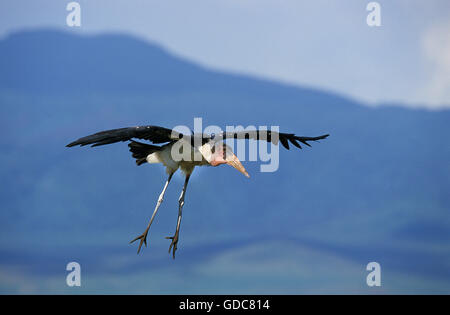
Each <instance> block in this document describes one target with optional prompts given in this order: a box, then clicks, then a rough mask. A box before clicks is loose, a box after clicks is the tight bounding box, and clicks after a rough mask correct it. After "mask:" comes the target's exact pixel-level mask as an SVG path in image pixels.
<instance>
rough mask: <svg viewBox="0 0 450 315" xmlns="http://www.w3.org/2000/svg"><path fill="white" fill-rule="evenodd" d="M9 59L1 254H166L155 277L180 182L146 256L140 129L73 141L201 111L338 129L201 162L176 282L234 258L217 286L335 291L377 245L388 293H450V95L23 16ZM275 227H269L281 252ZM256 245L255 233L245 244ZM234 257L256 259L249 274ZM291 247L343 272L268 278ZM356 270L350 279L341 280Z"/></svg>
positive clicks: (128, 266) (128, 263) (134, 265)
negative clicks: (299, 76) (309, 76)
mask: <svg viewBox="0 0 450 315" xmlns="http://www.w3.org/2000/svg"><path fill="white" fill-rule="evenodd" d="M0 69H1V70H0V114H1V116H0V117H1V126H0V131H1V135H2V136H1V137H0V145H1V147H2V149H1V151H0V152H1V156H0V162H1V164H2V168H0V178H2V184H1V189H0V198H1V200H2V211H1V212H0V237H1V238H0V271H3V272H4V271H5V270H9V269H8V266H13V265H20V264H23V265H25V266H28V269H26V270H31V271H33V272H35V271H37V270H40V272H43V274H44V275H48V277H49V278H51V277H53V276H55V274H54V273H55V271H54V270H56V269H57V268H62V270H64V266H63V267H60V266H59V265H57V264H56V262H58V264H63V263H64V262H65V261H66V260H67V259H72V258H73V257H84V258H85V260H86V261H89V264H90V268H91V271H92V272H93V273H95V274H96V275H99V277H100V275H101V274H102V272H103V273H108V272H109V273H112V274H115V275H117V276H119V275H123V274H124V273H129V272H131V271H130V270H135V271H136V272H144V271H145V272H148V270H149V269H152V268H153V269H152V272H155V274H152V276H151V277H153V276H155V277H156V274H157V273H159V274H165V272H166V271H167V270H166V269H164V268H165V267H164V266H165V265H166V263H167V261H168V257H166V256H165V254H166V251H167V249H168V245H169V243H167V242H166V241H167V240H165V239H164V238H163V237H164V236H167V235H169V234H171V233H172V232H173V231H172V230H173V229H174V227H175V219H176V211H177V209H176V206H177V201H176V200H177V197H178V193H179V190H180V189H181V184H182V183H181V181H180V180H176V181H174V182H173V183H172V184H171V186H170V187H169V190H168V195H167V196H166V198H165V201H164V204H163V205H162V207H161V210H160V213H159V214H158V218H157V220H156V222H155V223H154V225H153V226H152V231H151V233H150V236H149V243H150V246H149V248H146V249H144V254H143V256H139V257H136V255H135V250H136V248H134V247H133V246H131V245H128V244H127V242H128V241H129V240H131V239H132V238H134V237H135V236H136V235H138V234H140V233H141V232H142V230H143V229H144V228H145V226H146V224H147V220H148V218H149V215H150V214H151V211H152V210H153V207H154V204H155V202H156V199H157V197H158V195H159V193H160V190H161V188H162V185H163V182H164V176H165V175H164V174H163V170H162V169H161V168H160V167H158V166H150V165H145V166H140V167H137V166H135V164H134V161H133V160H132V159H131V156H130V153H129V152H128V150H127V147H126V145H125V144H116V145H111V146H105V147H101V148H96V149H90V148H82V149H80V148H76V149H74V148H72V149H68V148H65V145H66V144H67V143H69V142H70V141H72V140H74V139H76V138H78V137H81V136H84V135H87V134H90V133H92V132H96V131H100V130H103V129H107V128H118V127H125V126H131V125H138V124H154V125H162V126H166V127H174V126H176V125H180V124H183V125H186V124H187V125H189V126H192V124H193V118H194V117H202V118H203V119H204V124H205V126H206V124H213V125H218V126H220V127H222V128H224V127H225V126H226V125H243V126H248V125H268V126H270V125H279V126H280V130H281V131H285V132H295V133H297V134H300V135H312V136H313V135H318V134H323V133H330V134H331V136H330V138H329V139H327V140H325V141H321V142H320V143H315V144H313V146H312V148H304V149H303V150H301V151H299V150H292V149H291V152H288V151H285V150H282V151H280V159H281V162H280V168H279V170H278V171H277V172H275V173H260V172H259V164H260V163H259V162H257V163H255V162H245V163H244V164H245V166H246V168H247V170H248V171H249V173H250V175H251V179H250V180H248V179H246V178H244V177H243V176H241V175H240V174H239V173H237V172H236V171H234V170H232V169H228V168H227V167H220V168H217V169H212V168H206V169H202V170H200V169H199V170H197V171H196V175H195V176H194V177H193V179H192V181H191V184H190V187H189V189H188V194H187V197H186V198H187V199H186V205H185V210H184V211H185V212H184V216H183V223H182V232H181V241H180V245H179V248H180V250H179V251H178V252H177V255H178V257H179V258H177V261H176V263H177V264H179V265H177V266H179V268H184V269H183V270H185V271H188V272H187V275H186V277H187V278H186V279H188V278H189V279H191V278H190V277H193V278H195V279H196V281H198V286H195V285H194V283H193V282H192V281H191V280H189V281H188V280H186V281H185V282H183V285H184V286H185V288H186V291H182V290H181V289H180V284H179V281H180V279H184V278H179V279H177V281H174V282H173V283H175V284H177V290H181V291H182V292H203V291H202V289H201V288H203V287H204V288H206V287H208V286H210V285H211V283H214V279H216V278H215V277H216V275H217V277H219V275H220V281H219V280H217V279H219V278H217V279H216V280H217V281H219V282H218V283H221V285H222V286H221V287H220V288H219V287H216V288H215V289H216V291H214V290H212V291H210V292H223V291H220V289H223V290H225V292H226V289H227V288H229V289H230V290H231V289H233V288H234V287H233V286H234V285H236V283H239V284H240V290H241V291H238V292H242V293H246V292H254V291H252V289H251V288H252V283H253V282H252V281H254V279H256V278H257V279H259V280H258V281H259V282H258V283H259V284H258V286H260V287H261V288H267V290H266V291H264V290H263V291H264V292H266V293H270V292H272V291H271V289H273V290H276V291H277V292H279V293H283V292H289V293H298V292H308V291H307V288H308V287H316V288H319V287H320V288H322V289H323V291H324V292H334V291H333V290H335V289H333V288H336V286H338V287H339V288H341V289H342V290H344V292H354V291H358V292H360V291H363V292H365V291H364V290H366V289H367V288H365V287H364V286H363V287H361V286H360V285H359V284H358V285H354V283H360V282H361V281H362V283H364V271H365V265H366V264H367V263H368V262H369V261H378V262H380V263H381V264H382V266H383V267H384V268H385V269H383V270H386V272H387V274H388V275H389V276H388V279H391V280H392V281H387V282H385V284H384V289H385V290H386V292H410V291H408V290H409V288H410V287H408V286H407V285H403V284H404V283H405V282H404V281H405V279H409V280H408V281H410V283H411V287H412V288H416V289H417V290H420V289H421V288H422V289H423V290H426V292H446V293H448V292H450V281H449V280H448V279H450V248H449V247H448V244H449V241H450V232H449V231H450V194H449V193H448V192H449V190H450V163H449V161H450V146H449V145H448V141H447V139H446V136H447V135H448V134H450V124H449V121H450V111H448V110H447V111H445V110H443V111H426V110H410V109H407V108H401V107H393V106H391V107H389V106H385V107H379V108H371V107H367V106H365V105H364V104H360V103H359V102H358V101H356V100H352V99H349V98H346V97H345V96H340V95H335V94H333V93H330V92H326V91H321V90H319V89H309V88H301V87H296V86H291V85H284V84H280V83H277V82H272V81H269V80H261V79H258V78H253V77H250V76H241V75H236V74H231V73H223V72H218V71H214V70H211V69H205V68H203V67H201V66H198V65H196V64H194V63H191V62H189V61H187V60H183V59H181V58H179V57H176V56H174V55H172V54H170V53H169V52H167V51H166V50H165V49H162V48H161V47H159V46H157V45H155V44H151V43H148V42H144V41H142V40H139V39H136V38H133V37H129V36H125V35H98V36H80V35H74V34H70V33H64V32H58V31H50V30H42V31H29V32H18V33H15V34H12V35H10V36H9V37H7V38H5V39H3V40H1V41H0ZM342 79H343V80H346V78H345V74H342ZM200 175H201V176H200ZM284 242H287V245H286V246H287V247H286V248H284V247H283V248H280V246H283V244H284ZM265 244H271V245H270V246H269V247H267V248H268V250H267V252H266V251H265V250H264V248H265V247H264V246H265ZM274 244H276V246H275V245H274ZM94 248H95V250H94ZM243 248H245V249H248V248H251V249H249V252H248V254H247V252H245V254H244V253H243V252H242V250H243ZM274 248H277V249H274ZM252 249H254V251H253V250H252ZM269 249H270V250H269ZM296 249H298V252H297V251H296ZM300 249H301V250H300ZM273 252H276V253H278V254H279V255H280V256H277V257H274V256H273V255H272V254H271V253H273ZM290 253H295V255H294V254H292V255H293V256H289V255H290ZM247 255H248V256H247ZM305 255H306V256H308V257H310V259H309V260H308V259H306V258H305ZM315 255H317V256H315ZM111 257H113V258H111ZM118 257H121V258H120V259H119V258H118ZM155 257H156V258H155ZM183 257H184V258H183ZM236 257H239V259H242V260H244V261H245V262H246V263H247V262H248V261H253V262H254V264H255V268H250V270H251V272H250V271H249V272H250V273H249V275H248V276H246V273H245V272H244V271H243V270H244V269H245V268H244V267H243V265H242V264H240V263H237V262H236V260H233V259H237V258H236ZM114 259H118V260H117V261H119V262H120V263H119V262H118V263H117V264H114V266H113V267H111V266H112V265H108V264H103V263H102V264H101V263H100V262H101V261H103V262H104V261H105V260H108V261H109V260H113V261H116V260H114ZM228 259H230V260H232V261H233V263H230V264H228ZM317 259H322V260H321V261H320V262H319V261H317ZM323 259H325V260H326V261H324V260H323ZM275 260H276V261H275ZM328 260H329V261H328ZM264 261H270V262H271V263H267V264H264V263H263V262H264ZM274 261H275V262H274ZM219 262H220V263H219ZM224 262H227V263H224ZM239 262H241V260H239ZM292 264H294V265H295V267H291V268H294V269H295V268H300V269H302V268H304V270H309V272H310V273H311V274H312V275H314V274H315V272H317V273H320V272H319V271H318V270H316V269H315V266H322V267H323V270H327V272H329V273H330V274H329V277H326V279H323V278H321V280H320V283H319V282H317V281H319V280H317V278H316V277H314V276H311V278H307V279H305V278H302V277H303V276H301V275H300V274H295V273H294V274H293V275H292V277H294V278H290V280H289V286H288V287H284V286H283V285H284V284H285V282H283V281H281V280H279V279H281V278H282V276H280V277H281V278H280V277H278V278H277V279H278V280H274V279H272V278H270V279H269V277H270V274H271V272H272V271H273V270H271V269H270V268H272V267H273V266H278V267H273V268H281V267H280V266H293V265H292ZM108 266H109V267H108ZM227 266H228V267H227ZM231 266H232V267H231ZM333 266H340V267H339V268H338V269H333V268H334V267H333ZM355 266H356V267H355ZM358 266H359V267H360V268H361V270H362V271H357V272H356V271H355V270H356V269H354V268H359V267H358ZM322 267H321V268H322ZM108 268H109V269H108ZM171 268H172V267H171ZM174 268H175V267H174ZM208 268H210V269H208ZM227 268H232V269H227ZM236 268H237V269H236ZM239 268H244V269H239ZM258 268H259V269H258ZM317 268H318V267H317ZM282 269H283V268H281V269H277V270H282ZM344 269H345V270H344ZM42 270H44V271H45V272H44V271H42ZM199 270H213V271H214V272H213V271H211V273H208V274H203V273H202V272H200V271H199ZM236 270H237V271H236ZM245 270H246V269H245ZM358 270H359V269H358ZM238 271H239V272H242V274H241V276H240V277H239V279H235V282H234V284H233V282H227V279H228V277H227V276H226V275H227V272H230V273H231V274H232V273H233V272H238ZM347 271H348V272H350V271H351V272H350V273H349V276H348V278H346V279H347V280H345V281H347V282H345V283H341V284H336V283H334V282H333V281H334V280H333V279H334V278H333V275H335V274H340V273H341V272H342V273H345V272H347ZM252 272H253V273H252ZM258 272H259V273H258ZM280 272H281V271H280ZM324 272H325V271H324ZM333 272H334V273H333ZM360 272H362V273H363V275H362V276H361V279H362V280H361V279H359V278H358V277H360ZM24 273H26V272H25V271H24ZM0 275H1V274H0ZM165 275H166V274H165ZM193 275H195V277H194V276H193ZM147 276H148V275H147ZM166 276H167V277H171V273H170V274H167V275H166ZM172 276H173V275H172ZM178 276H179V277H183V276H182V275H178ZM149 277H150V276H149ZM295 277H298V278H295ZM353 277H355V278H353ZM46 279H47V278H46ZM171 279H172V278H171ZM264 279H266V280H267V281H266V282H265V280H264ZM295 279H297V280H298V281H300V282H302V284H303V286H302V287H301V288H298V289H296V288H297V287H296V286H295V284H294V282H292V281H294V280H295ZM41 280H42V279H41ZM297 280H295V281H297ZM45 281H46V280H45ZM49 281H50V280H49ZM98 281H99V282H97V283H102V282H100V280H98ZM102 281H103V280H102ZM121 281H127V280H121ZM261 281H262V282H261ZM274 281H275V282H274ZM277 281H278V282H277ZM286 281H287V280H286ZM336 281H337V280H336ZM339 281H341V280H339ZM142 285H144V286H145V284H142ZM202 285H203V286H202ZM99 286H100V285H99ZM174 287H175V285H174ZM2 288H3V290H4V291H5V292H9V291H8V290H11V288H15V286H14V284H8V285H7V284H4V285H3V287H2V286H0V291H1V290H2ZM287 288H289V289H287ZM159 289H160V288H159ZM159 289H158V288H153V289H152V290H153V291H151V292H161V291H158V290H159ZM172 289H173V290H175V289H174V288H172V287H170V285H168V286H167V287H166V290H167V291H165V292H174V291H173V290H172ZM43 290H48V291H49V292H55V291H56V292H60V288H54V287H51V286H49V287H48V288H47V287H44V288H43ZM61 290H62V289H61ZM142 290H143V292H148V291H145V288H142ZM302 290H303V291H302ZM305 290H306V291H305ZM119 291H120V290H119ZM177 292H179V291H177ZM258 292H259V291H258ZM339 292H340V291H339ZM421 292H422V291H421ZM422 293H425V292H422Z"/></svg>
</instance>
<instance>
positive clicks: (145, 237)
mask: <svg viewBox="0 0 450 315" xmlns="http://www.w3.org/2000/svg"><path fill="white" fill-rule="evenodd" d="M172 176H173V173H170V174H169V178H168V179H167V181H166V184H165V185H164V188H163V191H162V192H161V195H159V198H158V202H157V203H156V208H155V211H153V215H152V217H151V219H150V222H149V223H148V225H147V228H146V229H145V231H144V233H142V234H141V235H139V236H138V237H136V238H135V239H134V240H132V241H131V242H130V244H131V243H133V242H134V241H137V240H141V242H140V243H139V248H138V251H137V252H138V254H139V252H140V251H141V246H142V243H144V244H145V247H147V234H148V230H149V229H150V226H151V225H152V222H153V219H154V218H155V216H156V213H157V212H158V209H159V206H160V205H161V203H162V202H163V200H164V194H165V193H166V189H167V186H169V183H170V180H171V179H172Z"/></svg>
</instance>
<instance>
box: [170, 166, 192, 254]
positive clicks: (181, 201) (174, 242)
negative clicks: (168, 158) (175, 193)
mask: <svg viewBox="0 0 450 315" xmlns="http://www.w3.org/2000/svg"><path fill="white" fill-rule="evenodd" d="M189 177H191V175H190V174H189V175H186V180H185V181H184V186H183V190H182V191H181V195H180V199H178V203H179V207H178V221H177V229H176V231H175V235H174V236H168V237H166V238H167V239H171V240H172V243H170V247H169V253H170V251H171V250H172V249H173V251H172V253H173V259H175V251H176V250H177V244H178V236H179V234H180V225H181V216H182V212H183V205H184V195H185V194H186V188H187V185H188V182H189Z"/></svg>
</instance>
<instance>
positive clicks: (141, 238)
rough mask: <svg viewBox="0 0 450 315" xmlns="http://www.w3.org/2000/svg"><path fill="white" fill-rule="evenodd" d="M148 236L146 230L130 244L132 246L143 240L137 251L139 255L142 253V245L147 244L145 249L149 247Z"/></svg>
mask: <svg viewBox="0 0 450 315" xmlns="http://www.w3.org/2000/svg"><path fill="white" fill-rule="evenodd" d="M147 234H148V230H145V232H144V233H142V234H141V235H139V236H138V237H136V238H135V239H134V240H132V241H131V242H130V244H131V243H133V242H135V241H137V240H141V241H140V243H139V247H138V251H137V253H138V254H139V252H140V251H141V247H142V244H145V247H147Z"/></svg>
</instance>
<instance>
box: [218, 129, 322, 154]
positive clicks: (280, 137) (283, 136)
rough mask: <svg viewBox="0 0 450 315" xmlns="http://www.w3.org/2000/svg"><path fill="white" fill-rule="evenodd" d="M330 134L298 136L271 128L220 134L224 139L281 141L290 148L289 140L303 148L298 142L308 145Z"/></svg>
mask: <svg viewBox="0 0 450 315" xmlns="http://www.w3.org/2000/svg"><path fill="white" fill-rule="evenodd" d="M328 136H329V135H328V134H326V135H322V136H318V137H300V136H296V135H295V134H293V133H281V132H275V131H270V130H248V131H247V130H246V131H238V132H224V133H222V134H220V135H219V137H221V138H222V139H227V138H228V139H230V138H234V139H253V140H264V141H267V142H272V143H273V144H275V145H277V144H278V141H280V142H281V144H282V145H283V147H285V148H286V149H288V150H289V142H291V143H292V144H293V145H295V146H296V147H297V148H299V149H301V148H302V147H301V145H300V144H299V143H298V141H299V142H301V143H303V144H305V145H307V146H309V147H310V146H311V145H310V144H309V143H308V141H317V140H321V139H325V138H326V137H328Z"/></svg>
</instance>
